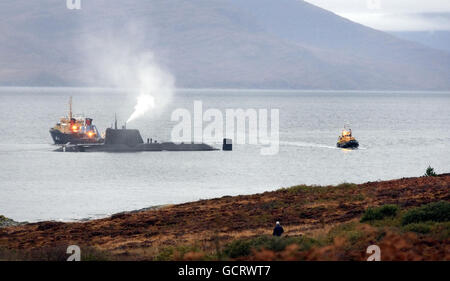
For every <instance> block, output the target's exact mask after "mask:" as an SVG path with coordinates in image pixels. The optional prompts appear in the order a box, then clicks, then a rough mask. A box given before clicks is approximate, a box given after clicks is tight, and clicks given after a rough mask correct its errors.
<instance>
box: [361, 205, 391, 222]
mask: <svg viewBox="0 0 450 281" xmlns="http://www.w3.org/2000/svg"><path fill="white" fill-rule="evenodd" d="M397 211H398V206H397V205H383V206H381V207H377V208H368V209H367V210H366V211H365V212H364V214H363V216H362V217H361V222H365V221H373V220H382V219H384V218H385V217H394V216H396V215H397Z"/></svg>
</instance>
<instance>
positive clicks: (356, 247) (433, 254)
mask: <svg viewBox="0 0 450 281" xmlns="http://www.w3.org/2000/svg"><path fill="white" fill-rule="evenodd" d="M449 188H450V174H443V175H437V176H430V177H417V178H404V179H398V180H391V181H382V182H368V183H364V184H359V185H356V184H349V183H344V184H341V185H337V186H304V185H301V186H294V187H290V188H282V189H279V190H277V191H273V192H265V193H262V194H255V195H245V196H235V197H230V196H225V197H222V198H217V199H210V200H201V201H197V202H192V203H186V204H180V205H173V206H166V207H162V208H159V209H149V210H144V211H140V212H131V213H120V214H115V215H113V216H111V217H109V218H105V219H100V220H93V221H88V222H82V223H62V222H40V223H32V224H25V225H18V226H10V227H4V228H0V260H65V259H66V258H67V256H68V255H67V254H66V249H67V246H68V245H72V244H76V245H79V246H80V247H81V249H82V253H81V256H82V259H83V260H366V259H367V257H368V256H369V254H366V249H367V247H368V246H370V245H373V244H375V245H378V246H379V247H380V249H381V258H382V260H450V218H449V216H450V196H449V195H450V192H449V190H450V189H449ZM277 220H279V221H281V223H282V225H283V227H284V229H285V235H284V236H283V237H281V238H274V237H272V236H271V235H270V234H271V232H272V228H273V226H274V223H275V221H277Z"/></svg>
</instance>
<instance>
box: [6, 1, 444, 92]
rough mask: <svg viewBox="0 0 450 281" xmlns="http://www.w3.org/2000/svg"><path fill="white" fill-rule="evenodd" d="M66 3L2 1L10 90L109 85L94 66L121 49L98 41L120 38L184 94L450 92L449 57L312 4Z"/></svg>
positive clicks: (208, 2) (232, 2)
mask: <svg viewBox="0 0 450 281" xmlns="http://www.w3.org/2000/svg"><path fill="white" fill-rule="evenodd" d="M65 2H66V1H65V0H41V1H27V0H16V1H2V3H0V18H1V24H0V38H1V42H2V44H0V66H1V67H0V84H1V85H45V86H56V85H76V86H80V85H83V86H87V85H90V86H108V85H107V84H108V81H103V80H101V79H98V77H96V73H95V72H98V71H99V69H97V68H95V67H92V65H93V64H95V63H96V59H95V58H96V55H98V56H102V55H103V54H104V53H105V52H108V51H109V49H111V48H115V47H117V46H116V44H114V43H110V44H108V42H105V44H103V45H101V46H100V47H99V46H98V45H95V44H94V45H91V44H90V39H89V38H91V39H92V38H99V40H100V39H101V38H103V37H104V36H105V35H107V34H110V37H113V38H114V40H116V41H119V42H122V43H123V42H126V43H129V44H130V45H133V44H136V45H137V46H133V47H131V48H128V47H126V48H124V49H126V50H124V52H126V51H128V52H130V51H131V52H133V51H134V50H136V51H137V50H139V51H141V50H145V49H150V50H152V51H153V52H154V53H155V58H156V59H157V61H158V62H159V63H160V64H161V65H163V66H164V67H165V68H167V69H169V70H170V71H171V72H172V73H173V75H174V76H175V77H176V81H177V86H178V87H221V88H298V89H380V90H381V89H392V90H399V89H414V90H427V89H431V90H443V89H445V90H448V89H450V79H448V77H450V55H449V54H448V53H447V52H443V51H439V50H435V49H432V48H427V47H425V46H423V45H421V44H416V43H413V42H410V41H406V40H401V39H398V38H397V37H394V36H392V35H390V34H387V33H383V32H380V31H376V30H373V29H370V28H368V27H365V26H362V25H360V24H357V23H354V22H351V21H349V20H346V19H344V18H342V17H339V16H337V15H335V14H333V13H331V12H328V11H326V10H323V9H321V8H318V7H316V6H313V5H311V4H308V3H306V2H304V1H298V0H190V1H182V0H152V1H139V0H128V1H115V0H88V1H87V0H82V10H78V11H74V10H68V9H66V7H65V5H66V4H65ZM130 23H133V24H132V26H133V25H134V26H137V31H138V32H137V33H138V34H139V36H137V37H136V36H130V34H128V32H127V30H128V29H127V28H124V27H126V26H128V25H129V24H130ZM133 32H136V30H134V31H133ZM135 37H136V38H135ZM114 40H113V41H112V42H115V41H114ZM100 41H101V40H100ZM122 43H121V44H122ZM125 46H126V44H125ZM119 55H120V54H119ZM100 70H101V69H100Z"/></svg>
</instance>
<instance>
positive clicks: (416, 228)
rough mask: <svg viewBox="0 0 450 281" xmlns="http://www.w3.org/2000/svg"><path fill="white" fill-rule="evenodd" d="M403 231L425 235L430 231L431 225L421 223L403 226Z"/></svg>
mask: <svg viewBox="0 0 450 281" xmlns="http://www.w3.org/2000/svg"><path fill="white" fill-rule="evenodd" d="M405 230H407V231H412V232H417V233H423V234H425V233H429V232H430V231H431V225H430V224H427V223H423V222H421V223H411V224H408V225H407V226H405Z"/></svg>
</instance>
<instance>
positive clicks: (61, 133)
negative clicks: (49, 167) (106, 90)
mask: <svg viewBox="0 0 450 281" xmlns="http://www.w3.org/2000/svg"><path fill="white" fill-rule="evenodd" d="M50 135H51V136H52V139H53V141H54V142H55V144H67V143H70V144H88V143H102V142H103V138H101V136H100V134H99V132H98V130H97V127H95V125H93V124H92V118H86V117H83V116H80V115H73V114H72V97H70V99H69V114H68V116H66V117H62V118H61V119H60V120H59V122H58V123H57V124H56V125H55V126H54V127H53V128H51V129H50Z"/></svg>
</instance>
